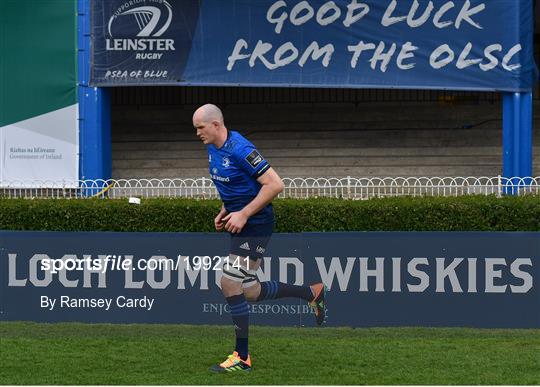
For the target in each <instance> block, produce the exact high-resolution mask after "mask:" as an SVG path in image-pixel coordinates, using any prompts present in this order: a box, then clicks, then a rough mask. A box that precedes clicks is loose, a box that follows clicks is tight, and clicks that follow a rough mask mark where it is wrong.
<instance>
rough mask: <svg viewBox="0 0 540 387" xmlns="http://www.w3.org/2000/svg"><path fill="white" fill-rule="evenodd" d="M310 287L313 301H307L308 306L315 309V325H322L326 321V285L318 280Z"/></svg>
mask: <svg viewBox="0 0 540 387" xmlns="http://www.w3.org/2000/svg"><path fill="white" fill-rule="evenodd" d="M310 287H311V291H312V292H313V301H311V302H310V303H309V306H311V307H312V308H313V310H314V311H315V321H316V322H317V325H322V324H324V323H325V322H326V302H325V298H326V286H324V285H323V284H322V283H321V282H319V283H317V284H313V285H311V286H310Z"/></svg>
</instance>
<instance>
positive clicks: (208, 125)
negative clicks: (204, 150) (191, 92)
mask: <svg viewBox="0 0 540 387" xmlns="http://www.w3.org/2000/svg"><path fill="white" fill-rule="evenodd" d="M193 126H194V127H195V129H197V136H198V137H199V138H200V139H201V141H202V142H203V143H204V144H205V145H208V144H213V143H214V141H215V139H216V128H215V125H214V124H213V123H212V122H205V121H200V120H197V119H196V118H194V119H193Z"/></svg>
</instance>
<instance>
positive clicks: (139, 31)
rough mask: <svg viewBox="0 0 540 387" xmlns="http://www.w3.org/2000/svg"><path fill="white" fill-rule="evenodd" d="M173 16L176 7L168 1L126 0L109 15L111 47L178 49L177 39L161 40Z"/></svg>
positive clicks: (110, 48)
mask: <svg viewBox="0 0 540 387" xmlns="http://www.w3.org/2000/svg"><path fill="white" fill-rule="evenodd" d="M172 19H173V10H172V6H171V4H169V2H168V1H167V0H129V1H125V2H123V4H122V5H121V6H120V7H119V8H117V9H116V11H115V12H114V13H113V14H112V15H111V17H110V18H109V22H108V24H107V31H108V33H109V36H110V39H107V41H106V43H107V45H106V47H107V50H114V51H174V49H175V48H174V40H173V39H159V38H160V37H161V36H162V35H163V34H164V33H165V32H167V30H168V29H169V27H170V26H171V22H172ZM120 37H122V38H124V37H126V39H120ZM127 37H133V38H132V39H128V38H127ZM137 59H143V58H137ZM145 59H151V58H145ZM152 59H158V58H152Z"/></svg>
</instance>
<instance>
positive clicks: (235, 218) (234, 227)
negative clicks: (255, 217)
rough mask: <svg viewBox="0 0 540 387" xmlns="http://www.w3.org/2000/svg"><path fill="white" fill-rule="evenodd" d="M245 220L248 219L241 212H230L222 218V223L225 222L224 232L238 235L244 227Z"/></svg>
mask: <svg viewBox="0 0 540 387" xmlns="http://www.w3.org/2000/svg"><path fill="white" fill-rule="evenodd" d="M247 220H248V217H247V216H246V215H244V213H243V212H242V211H236V212H231V213H230V214H229V215H227V216H226V217H224V218H223V221H224V222H227V223H226V224H225V230H227V231H228V232H230V233H232V234H236V233H239V232H240V231H242V229H243V228H244V226H245V225H246V222H247Z"/></svg>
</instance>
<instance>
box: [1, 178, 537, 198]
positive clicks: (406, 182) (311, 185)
mask: <svg viewBox="0 0 540 387" xmlns="http://www.w3.org/2000/svg"><path fill="white" fill-rule="evenodd" d="M283 182H284V184H285V190H284V191H283V192H282V193H281V194H280V197H282V198H299V199H305V198H313V197H332V198H344V199H370V198H375V197H378V198H380V197H395V196H460V195H496V196H499V197H500V196H503V195H505V194H512V195H527V194H534V195H539V194H540V176H537V177H524V178H523V177H516V178H504V177H501V176H497V177H384V178H379V177H371V178H367V177H360V178H355V177H350V176H348V177H340V178H338V177H335V178H322V177H319V178H311V177H310V178H299V177H296V178H284V179H283ZM0 197H4V198H96V197H97V198H111V199H115V198H126V197H141V198H150V197H183V198H199V199H212V198H218V193H217V191H216V189H215V187H214V185H213V183H212V180H211V179H209V178H206V177H201V178H193V179H111V180H81V181H71V182H66V181H63V182H52V181H30V182H28V181H26V182H25V181H11V182H9V184H7V183H2V186H0Z"/></svg>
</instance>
